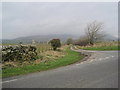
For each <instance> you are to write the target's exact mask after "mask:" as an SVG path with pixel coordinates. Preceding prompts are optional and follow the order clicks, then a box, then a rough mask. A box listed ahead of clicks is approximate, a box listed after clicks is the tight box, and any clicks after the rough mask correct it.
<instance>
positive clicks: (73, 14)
mask: <svg viewBox="0 0 120 90" xmlns="http://www.w3.org/2000/svg"><path fill="white" fill-rule="evenodd" d="M117 4H118V3H117V2H116V3H115V2H111V3H110V2H106V3H105V2H101V3H98V2H96V3H92V2H90V3H89V2H85V3H83V2H78V3H65V2H63V3H59V2H58V3H53V2H51V3H49V2H46V3H43V2H17V3H15V2H9V3H8V2H6V3H5V2H4V3H2V36H3V39H13V38H17V37H23V36H30V35H46V34H72V35H82V34H84V31H85V27H86V25H87V24H88V23H90V22H93V21H94V20H96V21H98V22H103V23H104V29H103V30H104V33H108V34H110V35H113V36H115V37H117V35H118V7H117V6H118V5H117Z"/></svg>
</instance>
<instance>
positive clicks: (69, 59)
mask: <svg viewBox="0 0 120 90" xmlns="http://www.w3.org/2000/svg"><path fill="white" fill-rule="evenodd" d="M65 52H66V55H65V56H64V57H62V58H59V59H57V60H52V61H48V62H42V63H40V64H37V65H27V66H23V67H17V68H7V69H4V70H2V77H3V78H4V77H10V76H16V75H21V74H27V73H31V72H39V71H43V70H48V69H53V68H57V67H60V66H65V65H69V64H73V63H75V62H77V61H79V60H81V59H83V58H84V55H80V53H78V52H75V51H71V50H70V49H69V48H67V49H66V50H65Z"/></svg>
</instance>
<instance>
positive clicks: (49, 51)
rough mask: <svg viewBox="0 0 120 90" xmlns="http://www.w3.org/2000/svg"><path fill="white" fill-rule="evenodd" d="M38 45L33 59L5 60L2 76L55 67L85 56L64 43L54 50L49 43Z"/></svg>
mask: <svg viewBox="0 0 120 90" xmlns="http://www.w3.org/2000/svg"><path fill="white" fill-rule="evenodd" d="M29 47H30V46H29ZM36 47H37V48H36V50H35V52H37V57H36V56H35V58H32V59H31V60H30V59H28V58H27V59H25V60H23V59H22V58H21V60H20V59H19V60H16V59H15V58H11V60H8V61H4V62H3V63H2V77H10V76H16V75H21V74H28V73H31V72H39V71H43V70H48V69H53V68H57V67H60V66H65V65H69V64H72V63H75V62H77V61H79V60H81V59H83V58H84V55H80V53H77V52H74V51H71V50H70V46H68V45H63V46H61V47H59V48H57V49H56V50H53V48H52V47H51V46H50V45H49V44H37V45H36ZM22 53H23V52H22ZM24 54H25V53H24ZM28 56H30V55H28ZM33 56H34V55H33ZM17 58H18V57H17ZM13 59H14V60H13Z"/></svg>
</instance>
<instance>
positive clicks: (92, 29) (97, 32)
mask: <svg viewBox="0 0 120 90" xmlns="http://www.w3.org/2000/svg"><path fill="white" fill-rule="evenodd" d="M102 28H103V23H101V22H97V21H94V22H92V23H89V24H88V25H87V28H86V36H87V38H88V41H89V44H91V45H93V44H94V42H95V41H97V40H99V39H100V38H101V37H103V36H104V35H103V34H102V33H101V30H102Z"/></svg>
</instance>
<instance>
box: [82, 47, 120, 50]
mask: <svg viewBox="0 0 120 90" xmlns="http://www.w3.org/2000/svg"><path fill="white" fill-rule="evenodd" d="M82 49H84V50H98V51H105V50H108V51H109V50H120V47H118V46H100V47H85V48H82Z"/></svg>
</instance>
